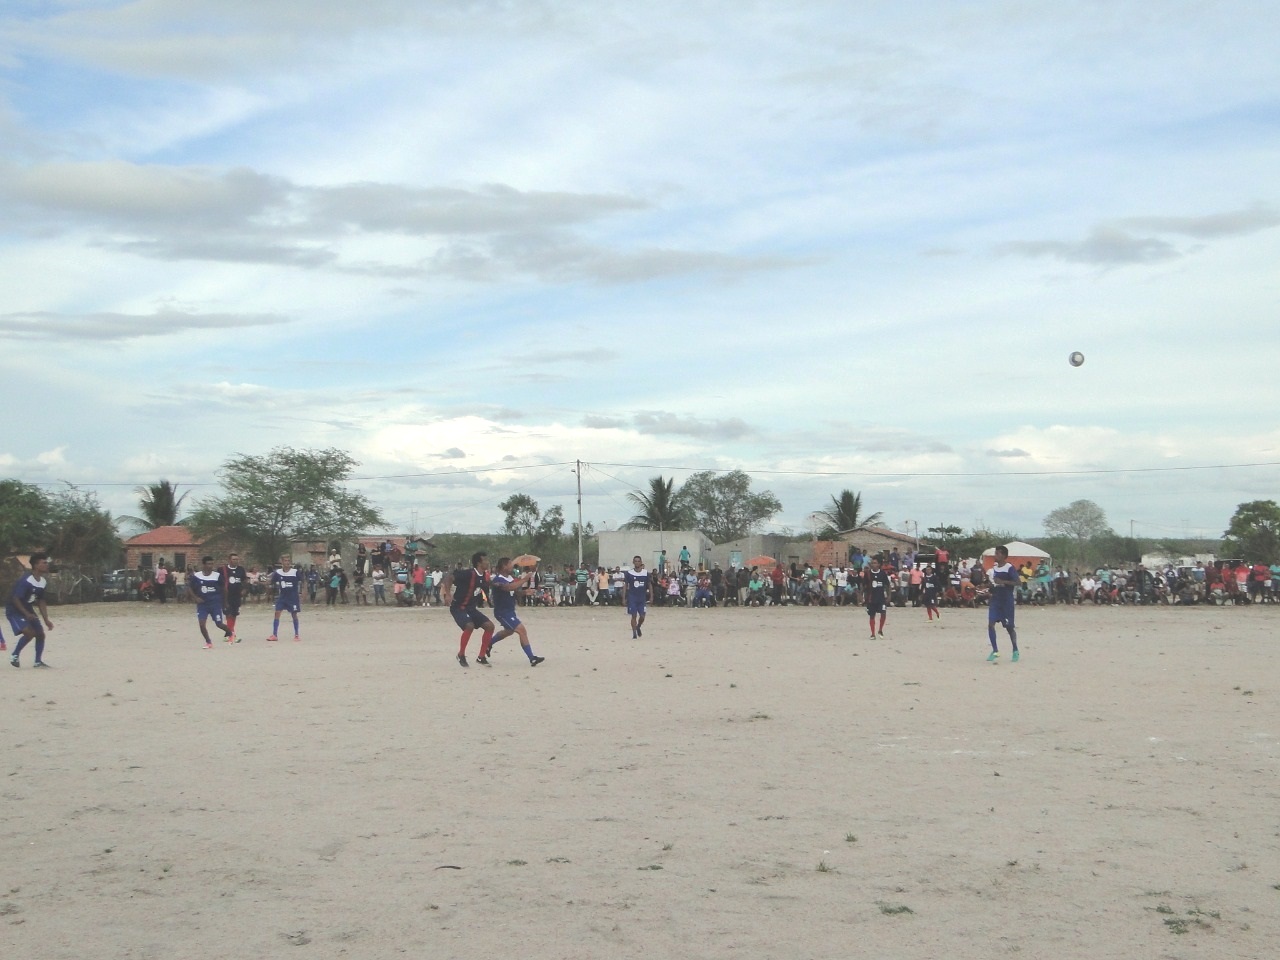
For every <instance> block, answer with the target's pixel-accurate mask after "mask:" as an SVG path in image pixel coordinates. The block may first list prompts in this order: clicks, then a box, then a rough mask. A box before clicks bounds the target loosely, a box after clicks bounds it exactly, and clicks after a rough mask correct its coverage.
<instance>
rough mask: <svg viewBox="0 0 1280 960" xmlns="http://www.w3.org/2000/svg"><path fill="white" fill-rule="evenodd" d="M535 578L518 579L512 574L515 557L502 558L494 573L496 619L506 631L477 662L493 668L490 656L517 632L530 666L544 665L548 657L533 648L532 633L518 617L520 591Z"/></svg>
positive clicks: (497, 637)
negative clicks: (534, 652)
mask: <svg viewBox="0 0 1280 960" xmlns="http://www.w3.org/2000/svg"><path fill="white" fill-rule="evenodd" d="M532 577H533V573H532V572H529V573H522V574H521V575H520V576H518V577H513V576H512V575H511V558H510V557H502V558H500V559H499V560H498V566H497V568H496V569H495V571H494V574H493V580H492V581H490V582H491V584H492V586H493V618H494V619H495V620H497V621H498V622H499V623H500V624H502V631H501V632H500V633H498V634H496V635H495V636H494V637H493V639H492V640H490V641H489V648H488V649H487V650H486V649H484V647H483V646H482V647H481V650H480V656H478V657H476V663H483V664H484V665H485V666H486V667H487V666H489V657H490V655H491V654H492V652H493V647H494V644H496V643H497V642H498V641H499V640H505V639H506V638H507V637H509V636H511V635H512V634H513V633H514V634H517V635H518V636H519V637H520V648H521V649H522V650H524V655H525V656H526V657H528V658H529V666H531V667H536V666H537V665H538V664H540V663H542V661H543V660H545V659H547V658H546V657H536V656H534V654H533V649H532V648H531V647H530V646H529V631H528V630H526V629H525V626H524V624H523V623H521V622H520V618H519V617H517V616H516V591H517V590H519V589H520V588H521V587H523V586H525V585H526V584H527V583H528V582H529V580H530V579H531V578H532Z"/></svg>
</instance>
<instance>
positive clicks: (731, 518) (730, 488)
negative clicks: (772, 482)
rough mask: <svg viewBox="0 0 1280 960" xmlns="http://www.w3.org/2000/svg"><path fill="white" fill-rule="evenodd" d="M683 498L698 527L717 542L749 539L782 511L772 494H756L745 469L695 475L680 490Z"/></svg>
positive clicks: (767, 492) (704, 471) (680, 495)
mask: <svg viewBox="0 0 1280 960" xmlns="http://www.w3.org/2000/svg"><path fill="white" fill-rule="evenodd" d="M679 498H680V499H681V500H682V501H683V502H684V503H685V504H686V505H687V506H688V509H689V510H691V511H692V513H693V521H694V526H696V527H697V528H698V529H699V530H701V531H702V532H703V533H705V534H706V535H707V536H708V537H710V538H711V541H712V542H713V543H725V542H726V541H729V540H738V539H741V538H742V537H746V536H749V535H751V534H753V533H755V532H756V531H757V530H759V529H760V527H761V526H762V525H763V524H764V523H765V521H767V520H768V519H769V518H770V517H772V516H773V515H774V514H775V513H777V512H778V511H779V510H781V509H782V504H781V502H779V500H778V498H777V497H775V496H774V495H773V493H772V492H771V491H769V490H765V491H762V492H760V493H753V492H752V491H751V478H750V477H749V476H747V475H746V474H745V473H743V472H742V471H741V470H733V471H731V472H729V473H726V474H724V475H723V476H717V475H716V474H715V472H714V471H712V470H703V471H701V472H699V473H695V474H694V475H693V476H691V477H690V478H689V479H688V480H686V481H685V482H684V485H683V486H682V487H681V488H680V493H679Z"/></svg>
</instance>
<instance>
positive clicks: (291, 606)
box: [267, 553, 303, 643]
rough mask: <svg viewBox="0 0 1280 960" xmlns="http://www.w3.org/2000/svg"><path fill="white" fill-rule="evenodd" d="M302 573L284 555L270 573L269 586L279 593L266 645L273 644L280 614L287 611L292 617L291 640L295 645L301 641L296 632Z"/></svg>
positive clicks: (288, 557) (278, 627)
mask: <svg viewBox="0 0 1280 960" xmlns="http://www.w3.org/2000/svg"><path fill="white" fill-rule="evenodd" d="M302 579H303V576H302V571H301V570H299V569H298V568H297V567H295V566H294V565H293V557H291V556H289V554H287V553H286V554H285V555H284V556H282V557H281V558H280V563H279V564H278V565H277V566H276V568H275V569H274V570H272V571H271V584H272V586H274V587H275V588H276V589H277V590H278V591H279V592H278V593H277V594H276V615H275V619H274V620H273V621H272V622H271V636H269V637H267V642H268V643H274V642H275V641H276V640H277V639H278V638H277V636H276V634H278V633H279V632H280V612H281V611H282V610H288V611H289V613H290V615H292V617H293V640H294V642H295V643H297V642H298V641H299V640H301V639H302V636H301V635H300V634H299V631H298V612H299V611H300V610H301V609H302V597H301V595H300V594H301V587H302Z"/></svg>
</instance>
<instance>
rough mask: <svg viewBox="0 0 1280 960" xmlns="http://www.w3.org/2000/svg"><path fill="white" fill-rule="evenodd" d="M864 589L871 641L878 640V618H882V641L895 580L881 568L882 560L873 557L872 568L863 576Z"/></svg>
mask: <svg viewBox="0 0 1280 960" xmlns="http://www.w3.org/2000/svg"><path fill="white" fill-rule="evenodd" d="M862 589H863V593H864V595H865V596H866V599H867V619H868V620H869V621H870V623H871V639H872V640H874V639H875V638H876V617H877V616H879V617H880V639H881V640H883V639H884V622H885V620H887V619H888V618H889V594H890V593H891V592H892V591H893V578H892V577H890V576H889V571H888V570H885V569H884V568H883V567H882V566H880V558H879V557H872V558H871V566H870V567H869V568H868V569H867V570H866V572H864V573H863V575H862Z"/></svg>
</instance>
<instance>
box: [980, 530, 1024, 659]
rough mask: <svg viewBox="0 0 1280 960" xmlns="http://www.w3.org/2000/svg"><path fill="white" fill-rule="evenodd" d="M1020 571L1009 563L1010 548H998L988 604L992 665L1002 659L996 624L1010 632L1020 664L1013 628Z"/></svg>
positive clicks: (1015, 654) (1010, 638)
mask: <svg viewBox="0 0 1280 960" xmlns="http://www.w3.org/2000/svg"><path fill="white" fill-rule="evenodd" d="M1018 582H1019V577H1018V570H1017V568H1016V567H1015V566H1014V565H1013V564H1012V563H1010V562H1009V548H1008V547H1003V546H1001V547H996V562H995V565H994V566H993V567H992V568H991V601H990V603H988V604H987V639H988V640H990V641H991V655H990V656H989V657H987V659H988V660H990V661H991V662H992V663H995V662H996V661H997V660H998V659H999V658H1000V652H999V651H998V650H997V649H996V624H997V623H1000V624H1003V625H1004V628H1005V629H1006V630H1008V631H1009V643H1010V644H1011V645H1012V646H1013V657H1012V658H1011V659H1012V660H1013V662H1014V663H1017V662H1018V631H1017V630H1015V629H1014V628H1013V610H1014V602H1015V601H1014V596H1013V594H1014V591H1015V590H1017V588H1018Z"/></svg>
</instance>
